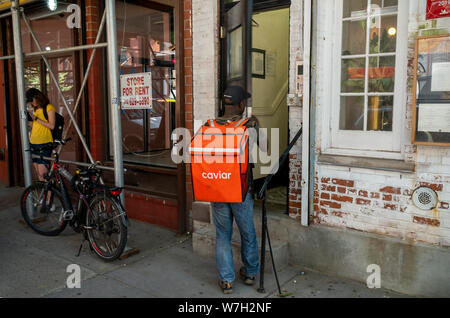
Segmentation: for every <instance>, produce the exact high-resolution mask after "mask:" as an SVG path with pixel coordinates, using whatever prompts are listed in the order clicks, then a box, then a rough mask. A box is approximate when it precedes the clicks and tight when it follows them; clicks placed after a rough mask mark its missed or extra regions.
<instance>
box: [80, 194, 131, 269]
mask: <svg viewBox="0 0 450 318" xmlns="http://www.w3.org/2000/svg"><path fill="white" fill-rule="evenodd" d="M124 216H125V211H124V210H123V208H122V206H121V205H120V204H119V202H117V201H116V199H114V198H113V197H112V196H110V195H109V194H108V193H107V192H102V193H98V194H96V195H95V196H94V198H93V199H92V200H91V202H90V211H87V213H86V231H87V235H88V239H89V242H90V244H91V246H92V248H93V250H94V252H95V253H96V254H97V256H99V257H100V258H101V259H103V260H105V261H107V262H110V261H114V260H116V259H117V258H119V257H120V255H122V252H123V250H124V249H125V245H126V243H127V225H126V224H125V223H124Z"/></svg>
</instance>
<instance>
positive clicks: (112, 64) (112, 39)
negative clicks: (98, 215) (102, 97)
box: [105, 0, 125, 204]
mask: <svg viewBox="0 0 450 318" xmlns="http://www.w3.org/2000/svg"><path fill="white" fill-rule="evenodd" d="M105 2H106V3H105V10H106V37H107V42H108V72H109V98H110V103H111V107H110V113H111V121H112V124H111V128H112V136H113V138H112V145H113V150H114V168H115V171H114V177H115V181H116V186H117V187H123V186H124V177H123V153H122V123H121V109H120V85H119V63H118V60H119V57H118V54H117V48H118V45H117V32H116V7H115V1H114V0H106V1H105ZM121 200H122V203H123V204H125V196H124V193H123V192H122V194H121Z"/></svg>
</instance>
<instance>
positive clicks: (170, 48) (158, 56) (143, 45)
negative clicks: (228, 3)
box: [116, 1, 176, 167]
mask: <svg viewBox="0 0 450 318" xmlns="http://www.w3.org/2000/svg"><path fill="white" fill-rule="evenodd" d="M149 6H150V5H149ZM116 13H117V16H116V19H117V40H118V44H119V48H118V49H119V59H120V74H121V75H127V74H138V73H146V72H151V73H152V94H153V101H152V109H151V110H139V109H138V110H123V111H122V138H123V139H122V140H123V153H124V160H125V161H126V162H130V163H135V164H150V165H157V166H164V167H175V165H174V164H173V162H172V160H171V156H170V149H171V139H170V138H171V133H172V131H173V129H174V128H175V102H176V85H175V81H176V78H175V62H176V61H175V50H176V49H175V40H174V20H173V9H172V8H169V7H168V8H167V10H161V9H153V8H150V7H144V6H138V5H135V4H130V3H129V2H121V1H117V2H116Z"/></svg>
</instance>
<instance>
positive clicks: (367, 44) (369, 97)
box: [339, 0, 398, 131]
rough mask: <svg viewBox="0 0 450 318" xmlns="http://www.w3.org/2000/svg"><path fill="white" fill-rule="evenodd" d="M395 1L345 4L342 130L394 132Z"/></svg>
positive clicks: (350, 1) (378, 0) (372, 0)
mask: <svg viewBox="0 0 450 318" xmlns="http://www.w3.org/2000/svg"><path fill="white" fill-rule="evenodd" d="M397 11H398V1H393V0H369V1H367V0H366V1H360V0H358V1H355V0H344V7H343V21H342V51H341V52H342V53H341V54H342V62H341V65H342V67H341V70H342V72H341V108H340V123H339V128H340V129H341V130H360V131H392V127H393V126H392V123H393V111H394V109H393V108H394V86H395V69H396V68H395V67H396V44H397V29H398V26H397Z"/></svg>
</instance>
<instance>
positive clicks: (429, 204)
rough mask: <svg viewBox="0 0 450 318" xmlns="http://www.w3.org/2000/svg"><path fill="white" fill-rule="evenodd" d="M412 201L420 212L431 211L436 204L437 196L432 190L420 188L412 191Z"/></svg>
mask: <svg viewBox="0 0 450 318" xmlns="http://www.w3.org/2000/svg"><path fill="white" fill-rule="evenodd" d="M412 201H413V203H414V205H415V206H416V207H417V208H419V209H421V210H432V209H434V208H435V207H436V205H437V203H438V196H437V194H436V192H435V191H434V190H432V189H430V188H427V187H420V188H417V189H416V190H415V191H414V193H413V195H412Z"/></svg>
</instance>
